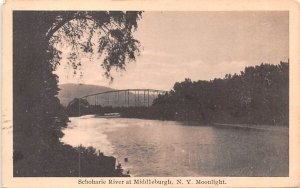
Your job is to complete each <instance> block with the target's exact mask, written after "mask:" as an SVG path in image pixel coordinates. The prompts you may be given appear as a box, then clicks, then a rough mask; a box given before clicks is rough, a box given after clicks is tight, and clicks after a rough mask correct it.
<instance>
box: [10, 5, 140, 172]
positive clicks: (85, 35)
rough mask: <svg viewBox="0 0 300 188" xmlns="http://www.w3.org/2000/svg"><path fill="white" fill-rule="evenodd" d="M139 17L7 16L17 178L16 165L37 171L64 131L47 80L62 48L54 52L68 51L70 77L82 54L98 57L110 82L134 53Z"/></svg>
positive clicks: (52, 78)
mask: <svg viewBox="0 0 300 188" xmlns="http://www.w3.org/2000/svg"><path fill="white" fill-rule="evenodd" d="M140 17H141V12H133V11H126V12H120V11H118V12H116V11H15V12H14V13H13V61H14V63H13V73H14V78H13V82H14V83H13V84H14V87H13V89H14V91H13V94H14V129H13V130H14V131H13V132H14V152H15V156H14V160H15V163H14V168H15V169H14V172H15V174H18V173H20V174H22V173H23V174H24V172H17V171H18V170H20V169H18V165H20V166H22V165H24V164H22V163H26V162H28V161H35V162H34V163H40V164H35V165H34V166H35V169H34V172H38V171H39V170H42V169H43V165H46V164H45V161H44V160H43V159H44V158H45V156H44V155H47V157H49V153H50V152H49V151H51V150H53V148H54V147H55V146H58V145H59V144H58V143H59V138H60V137H62V133H61V128H62V127H64V126H66V118H65V117H64V115H63V113H62V108H61V105H60V103H59V100H58V98H57V97H56V95H57V93H58V91H59V89H58V86H57V80H58V77H57V76H56V75H54V74H53V71H54V70H55V69H56V67H57V66H58V65H59V63H60V60H61V58H62V54H63V50H62V49H63V48H58V47H57V46H63V45H68V46H70V47H71V48H70V49H71V50H68V54H67V56H68V64H69V65H70V66H71V67H72V68H73V69H74V70H75V71H76V70H78V69H79V68H80V66H81V61H80V57H81V56H82V54H87V55H90V56H92V55H94V54H97V53H98V54H100V55H101V56H102V58H101V61H100V60H99V62H96V63H99V66H102V67H103V69H104V70H105V76H106V77H107V78H109V79H112V76H111V70H112V68H116V69H121V70H124V69H125V67H126V64H127V63H128V62H130V61H135V59H136V56H137V55H138V53H139V42H138V41H137V40H136V39H134V37H133V31H134V30H135V29H137V21H138V20H139V19H140ZM64 54H65V53H64ZM100 76H101V75H100ZM32 152H35V153H34V154H32ZM33 156H34V157H33ZM22 159H27V160H22ZM32 165H33V164H32ZM39 168H40V169H39ZM20 171H21V170H20ZM34 172H31V173H34Z"/></svg>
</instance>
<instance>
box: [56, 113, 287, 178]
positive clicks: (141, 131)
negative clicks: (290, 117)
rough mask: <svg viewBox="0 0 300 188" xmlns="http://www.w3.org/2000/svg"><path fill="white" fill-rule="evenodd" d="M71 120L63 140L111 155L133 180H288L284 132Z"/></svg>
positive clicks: (117, 120) (118, 120)
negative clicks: (247, 177)
mask: <svg viewBox="0 0 300 188" xmlns="http://www.w3.org/2000/svg"><path fill="white" fill-rule="evenodd" d="M70 120H71V122H70V123H69V125H68V128H66V129H64V133H65V136H64V137H63V138H62V142H64V143H66V144H70V145H72V146H78V145H80V144H82V145H83V146H93V147H95V148H96V149H99V150H101V152H103V153H104V154H105V155H111V156H114V157H116V158H117V160H118V161H119V162H120V163H121V164H122V166H123V168H124V170H125V172H127V171H129V172H130V175H132V176H138V177H141V176H144V177H146V176H150V177H161V176H170V177H177V176H182V177H184V176H236V177H239V176H288V159H289V157H288V151H289V149H288V134H287V132H285V131H280V130H279V131H272V130H257V129H243V128H239V129H234V128H224V127H223V128H222V127H212V126H203V125H191V124H188V123H183V122H176V121H160V120H142V119H128V118H97V117H95V116H93V115H88V116H82V117H72V118H70ZM125 158H127V159H128V160H126V161H127V162H126V161H125Z"/></svg>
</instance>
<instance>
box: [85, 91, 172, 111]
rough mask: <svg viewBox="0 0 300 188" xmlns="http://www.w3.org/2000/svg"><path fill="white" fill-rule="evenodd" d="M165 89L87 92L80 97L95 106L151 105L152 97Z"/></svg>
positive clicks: (162, 92) (162, 93) (163, 92)
mask: <svg viewBox="0 0 300 188" xmlns="http://www.w3.org/2000/svg"><path fill="white" fill-rule="evenodd" d="M165 93H167V91H164V90H157V89H122V90H111V91H105V92H100V93H94V94H89V95H86V96H83V97H81V99H85V100H87V101H88V102H89V104H90V105H95V106H99V105H100V106H102V107H105V106H112V107H132V106H135V107H138V106H146V107H149V106H151V105H152V103H153V101H154V99H156V98H157V97H158V96H159V95H164V94H165Z"/></svg>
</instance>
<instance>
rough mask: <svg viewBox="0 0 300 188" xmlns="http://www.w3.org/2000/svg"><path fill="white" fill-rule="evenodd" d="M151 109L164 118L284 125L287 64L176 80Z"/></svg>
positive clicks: (287, 82)
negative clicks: (238, 72) (193, 79)
mask: <svg viewBox="0 0 300 188" xmlns="http://www.w3.org/2000/svg"><path fill="white" fill-rule="evenodd" d="M152 108H153V109H152V113H154V114H155V115H153V116H158V117H164V118H167V119H180V120H192V121H195V120H196V121H202V122H216V121H219V122H222V123H225V122H229V123H253V124H270V125H288V115H289V64H288V63H284V62H281V63H280V64H279V65H270V64H261V65H259V66H255V67H246V68H245V70H244V71H242V72H241V73H240V74H239V75H238V74H234V75H230V74H227V75H226V76H225V78H224V79H214V80H211V81H201V80H199V81H191V80H190V79H185V81H183V82H180V83H179V82H177V83H175V85H174V88H173V90H171V91H170V92H169V93H167V94H166V95H163V96H160V97H158V98H157V99H156V100H155V101H154V104H153V107H152Z"/></svg>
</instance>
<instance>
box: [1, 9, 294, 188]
mask: <svg viewBox="0 0 300 188" xmlns="http://www.w3.org/2000/svg"><path fill="white" fill-rule="evenodd" d="M11 18H12V20H11V21H12V22H11V26H12V27H11V38H12V40H11V42H12V43H11V45H12V51H11V58H12V63H11V64H12V65H11V72H12V76H11V79H12V81H11V82H12V83H11V84H12V85H11V95H10V97H11V98H12V104H11V108H7V109H11V115H7V114H9V110H7V109H5V108H4V109H3V113H4V115H3V121H4V122H5V123H4V124H3V126H2V133H3V134H6V135H8V136H9V137H11V140H12V148H11V151H12V153H11V155H10V156H8V158H9V160H11V161H12V166H9V168H12V178H13V179H15V178H17V179H18V178H24V177H26V178H46V177H47V178H50V177H52V178H62V177H65V178H67V177H68V178H77V179H76V180H74V182H76V184H78V185H79V184H108V185H111V184H113V185H122V184H127V186H129V185H133V184H135V185H144V186H145V185H146V186H151V185H161V186H164V185H169V186H172V185H176V186H180V185H182V186H183V185H185V186H188V185H190V184H192V185H193V186H197V185H199V186H217V185H225V184H226V181H225V180H224V179H222V177H225V178H226V177H227V178H230V177H233V178H238V177H248V178H254V177H257V178H258V177H260V178H262V177H269V178H270V177H274V178H279V177H282V178H289V177H290V176H291V172H292V173H293V174H294V173H295V171H294V170H293V171H292V170H291V169H290V167H291V165H292V164H291V159H293V160H294V159H295V158H294V157H293V156H291V153H290V150H291V145H290V144H291V138H292V137H291V132H290V129H291V122H293V121H292V120H291V117H294V116H295V114H294V115H293V116H291V108H290V107H291V106H290V102H291V100H293V98H291V97H290V96H291V91H293V90H292V88H291V87H293V86H292V85H291V74H290V73H291V71H292V69H291V64H292V65H293V64H296V63H299V62H293V60H294V59H293V58H291V51H290V50H291V48H290V40H291V36H290V29H291V21H290V20H291V15H290V11H289V10H245V11H238V10H230V11H229V10H226V11H225V10H224V11H222V10H218V11H216V10H215V11H211V10H210V11H206V10H198V11H188V10H145V9H142V8H140V9H128V10H124V9H119V10H118V9H113V10H111V9H107V10H103V9H101V10H68V9H65V10H64V9H59V10H55V9H54V10H45V9H39V10H28V9H24V10H22V9H15V10H12V11H11ZM298 76H299V75H298ZM4 82H5V78H4ZM292 112H294V111H293V110H292ZM10 118H12V119H10ZM296 131H297V129H296ZM293 138H294V137H293ZM3 144H4V143H3ZM7 146H8V145H7ZM298 149H299V148H298ZM297 157H299V156H297ZM295 165H296V164H295ZM6 167H8V166H6ZM6 167H4V168H6ZM91 177H95V178H93V179H89V178H91ZM180 177H191V178H194V179H191V180H183V179H178V178H180ZM200 177H203V178H205V177H214V179H203V178H200ZM78 178H79V179H78ZM85 178H87V179H85ZM102 178H103V179H102ZM106 178H109V179H106ZM112 178H117V179H112ZM118 178H121V179H118ZM124 178H125V179H124ZM136 178H137V179H136ZM173 178H175V179H173ZM178 184H179V185H178ZM8 187H9V186H8Z"/></svg>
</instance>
